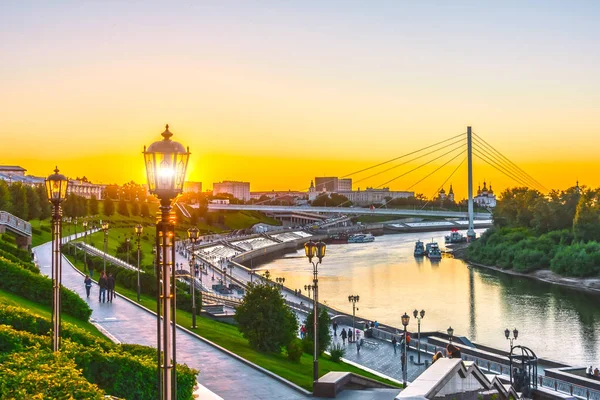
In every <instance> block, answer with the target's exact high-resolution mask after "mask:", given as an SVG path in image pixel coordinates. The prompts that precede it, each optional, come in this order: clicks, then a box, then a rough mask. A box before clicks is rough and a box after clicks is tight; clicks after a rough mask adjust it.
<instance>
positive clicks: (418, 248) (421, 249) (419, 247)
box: [414, 240, 425, 257]
mask: <svg viewBox="0 0 600 400" xmlns="http://www.w3.org/2000/svg"><path fill="white" fill-rule="evenodd" d="M414 255H415V257H422V256H424V255H425V246H424V245H423V242H421V241H420V240H417V241H416V242H415V251H414Z"/></svg>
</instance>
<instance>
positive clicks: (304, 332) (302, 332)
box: [300, 325, 306, 339]
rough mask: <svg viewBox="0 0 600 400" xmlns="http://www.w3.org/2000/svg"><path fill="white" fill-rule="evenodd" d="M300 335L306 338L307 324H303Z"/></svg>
mask: <svg viewBox="0 0 600 400" xmlns="http://www.w3.org/2000/svg"><path fill="white" fill-rule="evenodd" d="M300 337H301V338H302V339H304V338H305V337H306V326H304V325H302V327H301V328H300Z"/></svg>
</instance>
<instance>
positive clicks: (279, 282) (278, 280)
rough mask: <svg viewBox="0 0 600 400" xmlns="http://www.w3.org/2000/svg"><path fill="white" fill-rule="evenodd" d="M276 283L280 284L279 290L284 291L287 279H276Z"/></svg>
mask: <svg viewBox="0 0 600 400" xmlns="http://www.w3.org/2000/svg"><path fill="white" fill-rule="evenodd" d="M275 282H277V283H278V284H279V288H280V289H283V284H284V283H285V278H275Z"/></svg>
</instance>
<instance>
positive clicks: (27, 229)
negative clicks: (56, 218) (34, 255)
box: [0, 211, 31, 236]
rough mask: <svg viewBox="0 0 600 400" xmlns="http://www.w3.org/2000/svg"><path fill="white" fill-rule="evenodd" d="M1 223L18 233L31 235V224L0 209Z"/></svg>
mask: <svg viewBox="0 0 600 400" xmlns="http://www.w3.org/2000/svg"><path fill="white" fill-rule="evenodd" d="M0 225H5V226H7V227H10V228H12V229H13V230H15V231H17V232H18V233H22V234H25V235H27V236H31V224H30V223H29V222H27V221H25V220H22V219H21V218H19V217H16V216H14V215H12V214H11V213H9V212H7V211H0Z"/></svg>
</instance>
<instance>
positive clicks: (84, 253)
mask: <svg viewBox="0 0 600 400" xmlns="http://www.w3.org/2000/svg"><path fill="white" fill-rule="evenodd" d="M81 226H82V227H83V243H84V244H87V227H88V222H87V219H84V220H83V222H81ZM83 265H84V266H85V268H87V267H88V265H87V251H86V248H85V246H84V248H83ZM88 271H89V268H88ZM90 275H91V274H90Z"/></svg>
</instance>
